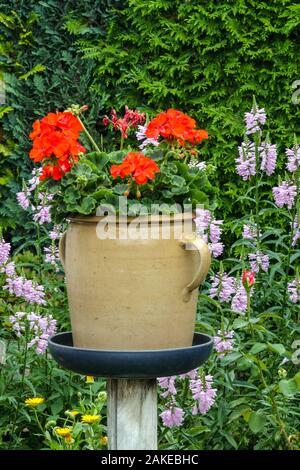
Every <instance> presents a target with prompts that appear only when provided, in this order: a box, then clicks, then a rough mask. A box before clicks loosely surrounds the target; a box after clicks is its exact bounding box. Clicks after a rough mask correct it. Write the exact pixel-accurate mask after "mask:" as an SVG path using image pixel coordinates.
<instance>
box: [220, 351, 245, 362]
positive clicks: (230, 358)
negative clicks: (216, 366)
mask: <svg viewBox="0 0 300 470" xmlns="http://www.w3.org/2000/svg"><path fill="white" fill-rule="evenodd" d="M240 357H242V354H241V353H239V352H237V351H235V352H232V353H230V354H227V355H226V356H225V357H223V358H222V359H221V362H222V365H228V364H231V363H232V362H236V361H237V360H238V359H239V358H240Z"/></svg>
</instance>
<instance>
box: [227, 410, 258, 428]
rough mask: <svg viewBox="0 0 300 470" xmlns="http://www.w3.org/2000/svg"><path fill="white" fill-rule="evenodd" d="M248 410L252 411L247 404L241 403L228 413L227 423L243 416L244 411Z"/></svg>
mask: <svg viewBox="0 0 300 470" xmlns="http://www.w3.org/2000/svg"><path fill="white" fill-rule="evenodd" d="M249 411H250V412H252V409H251V408H250V407H249V406H247V405H242V406H240V407H238V408H237V409H236V410H234V411H232V413H230V415H229V416H228V421H227V422H228V424H229V423H231V422H232V421H235V420H236V419H238V418H240V417H241V416H243V415H244V414H245V413H248V412H249Z"/></svg>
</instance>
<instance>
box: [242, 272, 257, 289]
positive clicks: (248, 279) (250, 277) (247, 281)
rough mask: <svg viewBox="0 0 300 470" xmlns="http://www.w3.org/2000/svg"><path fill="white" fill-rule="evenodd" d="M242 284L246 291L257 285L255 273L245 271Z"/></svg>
mask: <svg viewBox="0 0 300 470" xmlns="http://www.w3.org/2000/svg"><path fill="white" fill-rule="evenodd" d="M242 283H243V286H244V287H245V289H247V288H249V287H252V286H253V285H254V284H255V277H254V272H253V271H247V270H246V271H244V272H243V274H242Z"/></svg>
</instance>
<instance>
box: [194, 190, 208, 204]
mask: <svg viewBox="0 0 300 470" xmlns="http://www.w3.org/2000/svg"><path fill="white" fill-rule="evenodd" d="M190 195H191V199H192V203H193V204H204V205H207V204H208V202H209V200H208V196H207V194H205V193H204V192H203V191H199V189H191V190H190Z"/></svg>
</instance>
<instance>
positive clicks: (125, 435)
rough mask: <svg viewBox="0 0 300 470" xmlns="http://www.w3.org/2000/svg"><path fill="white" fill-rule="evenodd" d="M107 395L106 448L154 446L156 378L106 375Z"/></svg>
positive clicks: (154, 447) (141, 448)
mask: <svg viewBox="0 0 300 470" xmlns="http://www.w3.org/2000/svg"><path fill="white" fill-rule="evenodd" d="M107 396H108V423H107V427H108V446H109V450H156V449H157V386H156V379H147V380H142V379H141V380H135V379H109V380H108V381H107Z"/></svg>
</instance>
